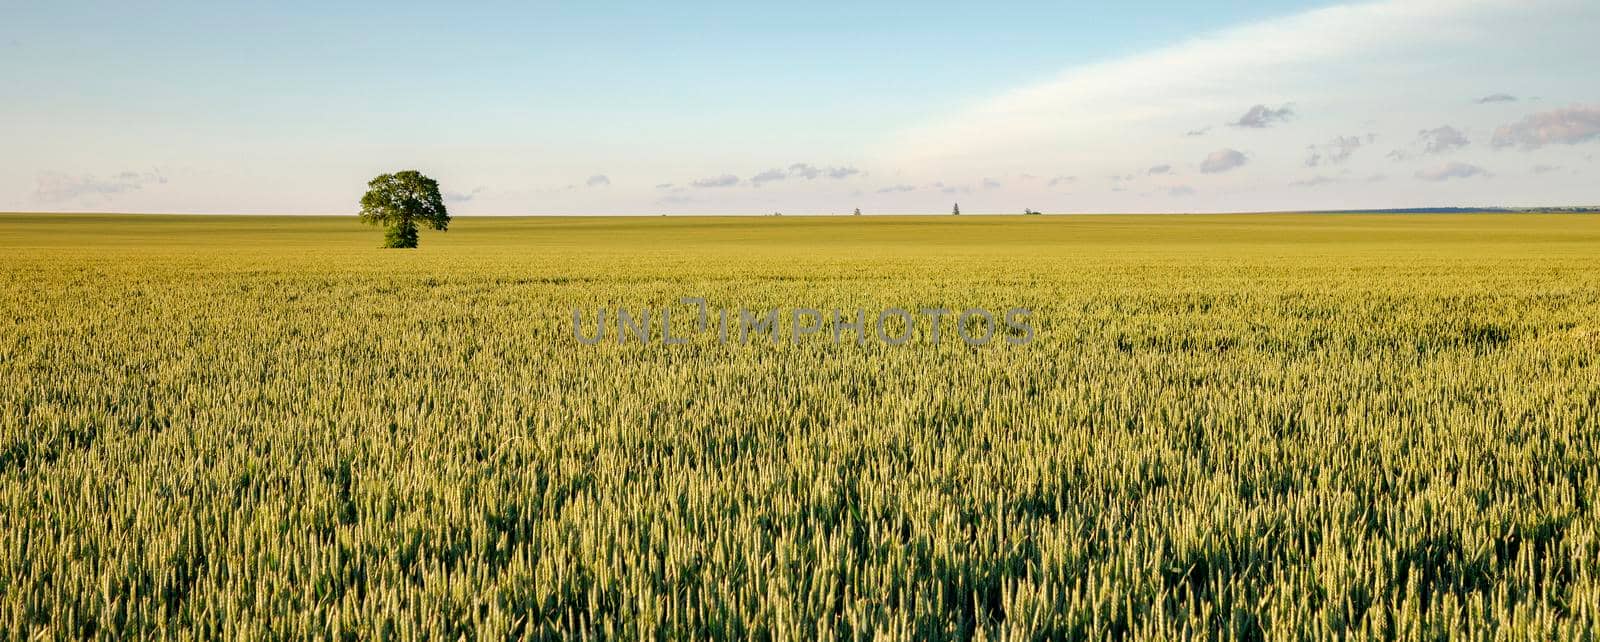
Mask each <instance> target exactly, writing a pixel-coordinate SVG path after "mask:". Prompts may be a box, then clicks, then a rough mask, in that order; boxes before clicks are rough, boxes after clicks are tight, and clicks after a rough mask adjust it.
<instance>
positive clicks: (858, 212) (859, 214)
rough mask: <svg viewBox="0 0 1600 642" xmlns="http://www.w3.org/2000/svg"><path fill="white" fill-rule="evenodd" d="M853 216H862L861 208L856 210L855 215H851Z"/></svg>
mask: <svg viewBox="0 0 1600 642" xmlns="http://www.w3.org/2000/svg"><path fill="white" fill-rule="evenodd" d="M851 216H861V208H859V207H858V208H856V213H855V214H851Z"/></svg>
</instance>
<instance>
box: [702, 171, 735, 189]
mask: <svg viewBox="0 0 1600 642" xmlns="http://www.w3.org/2000/svg"><path fill="white" fill-rule="evenodd" d="M738 184H739V177H738V176H734V175H733V174H722V175H720V176H710V177H707V178H702V179H700V180H697V181H695V182H693V183H690V185H693V186H695V187H733V186H734V185H738Z"/></svg>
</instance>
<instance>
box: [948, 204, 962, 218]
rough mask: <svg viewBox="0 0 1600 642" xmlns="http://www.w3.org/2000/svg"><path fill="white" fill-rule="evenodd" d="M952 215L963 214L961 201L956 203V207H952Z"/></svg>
mask: <svg viewBox="0 0 1600 642" xmlns="http://www.w3.org/2000/svg"><path fill="white" fill-rule="evenodd" d="M950 215H951V216H961V204H960V203H956V206H955V207H952V208H950Z"/></svg>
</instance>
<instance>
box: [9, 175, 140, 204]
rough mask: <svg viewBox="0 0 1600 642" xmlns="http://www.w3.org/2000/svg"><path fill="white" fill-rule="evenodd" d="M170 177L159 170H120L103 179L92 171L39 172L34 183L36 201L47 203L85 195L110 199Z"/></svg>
mask: <svg viewBox="0 0 1600 642" xmlns="http://www.w3.org/2000/svg"><path fill="white" fill-rule="evenodd" d="M166 182H167V178H166V177H165V176H162V175H161V173H160V172H132V171H128V172H120V173H118V174H116V175H113V176H110V177H106V178H101V177H98V176H94V175H91V174H84V175H82V176H72V175H69V174H65V173H62V172H44V173H41V174H39V176H38V179H37V181H36V182H35V184H34V190H33V197H34V199H35V200H38V201H44V202H48V203H58V202H62V201H72V200H78V199H83V198H93V199H100V200H104V199H109V198H111V197H113V196H116V195H118V194H124V193H127V192H133V191H138V190H140V189H143V188H144V187H145V186H146V185H160V184H164V183H166Z"/></svg>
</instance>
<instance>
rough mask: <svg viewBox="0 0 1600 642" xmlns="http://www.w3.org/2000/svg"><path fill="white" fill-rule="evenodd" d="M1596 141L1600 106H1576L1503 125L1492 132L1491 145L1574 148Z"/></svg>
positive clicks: (1598, 129)
mask: <svg viewBox="0 0 1600 642" xmlns="http://www.w3.org/2000/svg"><path fill="white" fill-rule="evenodd" d="M1596 139H1600V105H1594V106H1585V105H1576V106H1573V107H1569V108H1566V109H1557V110H1555V111H1546V112H1540V113H1537V114H1531V115H1529V116H1528V117H1526V118H1523V119H1522V120H1519V121H1517V122H1514V123H1511V124H1509V125H1503V126H1501V127H1500V128H1499V129H1496V130H1494V141H1493V143H1492V144H1493V145H1494V146H1495V147H1496V148H1501V147H1511V146H1520V147H1522V148H1523V149H1538V148H1540V147H1543V146H1545V145H1576V144H1578V143H1584V142H1588V141H1591V140H1596Z"/></svg>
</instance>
